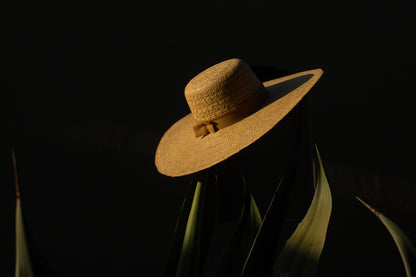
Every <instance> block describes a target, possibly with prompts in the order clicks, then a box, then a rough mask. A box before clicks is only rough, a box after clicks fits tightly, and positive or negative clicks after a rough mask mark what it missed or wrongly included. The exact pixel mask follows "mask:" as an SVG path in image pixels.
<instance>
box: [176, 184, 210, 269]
mask: <svg viewBox="0 0 416 277" xmlns="http://www.w3.org/2000/svg"><path fill="white" fill-rule="evenodd" d="M205 192H206V186H205V185H203V184H202V182H197V184H196V188H195V194H194V198H193V201H192V206H191V210H190V212H189V217H188V222H187V224H186V229H185V235H184V238H183V242H182V248H181V255H180V257H179V262H178V269H177V272H176V276H178V277H182V276H184V277H185V276H198V275H199V270H200V260H199V256H200V239H201V237H200V234H201V225H202V224H201V220H202V210H203V205H204V200H205V197H204V196H205Z"/></svg>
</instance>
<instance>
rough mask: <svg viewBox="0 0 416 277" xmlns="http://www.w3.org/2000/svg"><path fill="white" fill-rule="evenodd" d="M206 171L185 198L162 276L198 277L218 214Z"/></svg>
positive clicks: (215, 188) (194, 182)
mask: <svg viewBox="0 0 416 277" xmlns="http://www.w3.org/2000/svg"><path fill="white" fill-rule="evenodd" d="M211 177H212V176H211V175H210V174H209V173H208V171H204V172H201V173H199V174H195V178H196V180H194V181H193V182H192V183H191V188H190V190H189V192H188V194H187V196H186V197H185V200H184V202H183V205H182V209H181V212H180V215H179V217H178V221H177V224H176V228H175V233H174V237H173V240H172V243H171V248H170V251H169V255H168V260H167V262H166V264H165V269H164V272H163V276H165V277H173V276H176V277H182V276H199V275H200V273H201V270H202V267H203V264H204V262H205V260H206V256H207V251H208V248H209V244H210V242H211V238H212V233H213V229H214V227H213V225H214V221H215V217H216V214H217V196H218V195H217V187H216V182H213V181H212V178H211Z"/></svg>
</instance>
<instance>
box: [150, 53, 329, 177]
mask: <svg viewBox="0 0 416 277" xmlns="http://www.w3.org/2000/svg"><path fill="white" fill-rule="evenodd" d="M322 73H323V71H322V70H321V69H314V70H309V71H304V72H300V73H296V74H293V75H289V76H285V77H282V78H278V79H274V80H270V81H267V82H264V83H262V82H261V81H260V80H259V79H258V78H257V76H256V75H255V74H254V72H253V71H252V70H251V69H250V67H249V66H248V65H247V64H246V63H245V62H244V61H243V60H241V59H230V60H226V61H223V62H221V63H218V64H216V65H214V66H212V67H210V68H208V69H206V70H205V71H203V72H201V73H200V74H198V75H197V76H195V77H194V78H193V79H192V80H191V81H190V82H189V83H188V84H187V85H186V87H185V98H186V101H187V102H188V105H189V108H190V110H191V113H190V114H188V115H187V116H185V117H183V118H182V119H180V120H179V121H177V122H176V123H175V124H173V125H172V126H171V127H170V128H169V129H168V130H167V131H166V132H165V134H164V135H163V137H162V138H161V140H160V142H159V145H158V147H157V150H156V156H155V164H156V167H157V169H158V171H159V172H160V173H162V174H165V175H168V176H172V177H175V176H183V175H187V174H190V173H194V172H197V171H200V170H203V169H206V168H209V167H211V166H213V165H215V164H217V163H219V162H221V161H223V160H225V159H227V158H228V157H230V156H232V155H234V154H236V153H238V152H239V151H241V150H242V149H244V148H245V147H247V146H249V145H250V144H252V143H253V142H255V141H256V140H258V139H259V138H260V137H262V136H263V135H264V134H266V133H267V132H268V131H270V130H271V129H272V128H273V127H274V126H275V125H276V124H277V123H278V122H279V121H280V120H282V119H283V118H284V117H285V116H286V115H287V114H288V113H289V112H290V111H291V110H292V109H293V108H294V107H295V106H296V104H297V103H299V101H300V100H301V99H302V98H303V97H304V96H305V95H306V94H307V93H308V91H309V90H310V89H311V88H312V86H313V85H314V84H315V83H316V82H317V81H318V79H319V78H320V77H321V75H322Z"/></svg>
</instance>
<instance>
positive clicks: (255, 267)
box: [164, 149, 332, 277]
mask: <svg viewBox="0 0 416 277" xmlns="http://www.w3.org/2000/svg"><path fill="white" fill-rule="evenodd" d="M316 154H317V158H318V166H317V168H318V169H319V171H318V178H317V183H316V189H315V194H314V197H313V200H312V203H311V205H310V207H309V210H308V211H307V213H306V215H305V217H304V218H303V220H302V221H301V222H300V223H299V224H298V226H297V228H296V229H295V231H294V232H293V234H292V235H291V236H290V238H289V239H288V240H287V241H286V243H285V244H284V246H283V248H279V247H278V246H277V247H275V249H272V252H276V251H277V250H278V253H276V254H277V255H275V257H274V259H273V263H272V264H269V265H268V266H269V269H268V272H270V273H271V274H272V276H312V275H313V274H314V272H315V271H316V268H317V265H318V261H319V257H320V255H321V252H322V249H323V246H324V242H325V237H326V231H327V227H328V223H329V219H330V215H331V209H332V198H331V191H330V188H329V185H328V182H327V179H326V176H325V172H324V169H323V166H322V162H321V159H320V157H319V153H318V151H317V149H316ZM290 181H291V180H290V178H286V179H282V180H281V181H280V183H279V184H278V186H277V189H276V191H275V194H274V196H273V198H272V200H271V203H270V205H269V207H268V210H267V212H266V214H265V216H264V218H263V219H262V218H261V215H260V212H259V210H258V208H257V205H256V202H255V201H254V198H253V196H252V195H251V193H250V192H248V191H247V188H246V186H245V201H244V205H243V208H242V212H241V216H240V220H239V223H238V227H237V228H236V230H235V232H234V235H233V236H232V238H231V239H230V240H229V243H228V245H227V246H226V247H225V248H224V249H223V251H222V253H221V255H219V256H216V262H215V263H213V264H212V266H209V267H207V266H204V264H205V263H206V262H207V257H208V256H209V254H210V253H209V249H210V248H209V245H210V243H211V241H212V236H213V232H212V230H213V229H214V228H213V225H214V224H215V212H216V209H215V208H214V209H212V207H213V206H215V201H216V200H215V199H216V194H215V192H216V190H217V189H216V186H218V184H217V183H216V182H215V178H212V176H210V173H209V171H205V172H204V173H203V175H199V176H197V177H196V180H195V181H193V182H192V185H191V188H190V191H189V192H188V195H187V196H186V197H185V200H184V203H183V206H182V209H181V212H180V216H179V217H178V221H177V225H176V228H175V234H174V237H173V241H172V244H171V249H170V253H169V256H168V260H167V263H166V267H165V270H164V276H165V277H168V276H177V277H185V276H259V272H264V268H265V267H264V264H262V263H261V262H258V261H264V259H261V258H262V257H261V256H262V255H264V251H263V250H264V249H265V247H266V244H267V246H268V247H269V248H270V242H271V241H270V239H269V238H270V236H273V238H274V239H275V241H278V234H279V233H280V230H276V228H282V224H279V223H282V220H283V219H284V213H283V212H282V209H283V206H282V203H284V202H283V201H281V198H282V197H284V194H283V192H284V189H285V188H287V187H289V186H290ZM207 222H209V223H207ZM276 222H277V223H278V224H276ZM204 228H205V229H204ZM276 231H277V232H276ZM271 233H273V234H272V235H271ZM204 234H205V235H204ZM276 245H278V244H276ZM272 248H273V247H272ZM269 252H270V251H269Z"/></svg>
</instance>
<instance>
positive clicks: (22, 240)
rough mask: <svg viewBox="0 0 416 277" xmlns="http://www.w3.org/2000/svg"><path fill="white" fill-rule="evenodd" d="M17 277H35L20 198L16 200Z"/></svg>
mask: <svg viewBox="0 0 416 277" xmlns="http://www.w3.org/2000/svg"><path fill="white" fill-rule="evenodd" d="M15 277H34V274H33V269H32V263H31V262H30V255H29V250H28V247H27V243H26V236H25V231H24V224H23V217H22V208H21V205H20V198H17V199H16V267H15Z"/></svg>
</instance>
